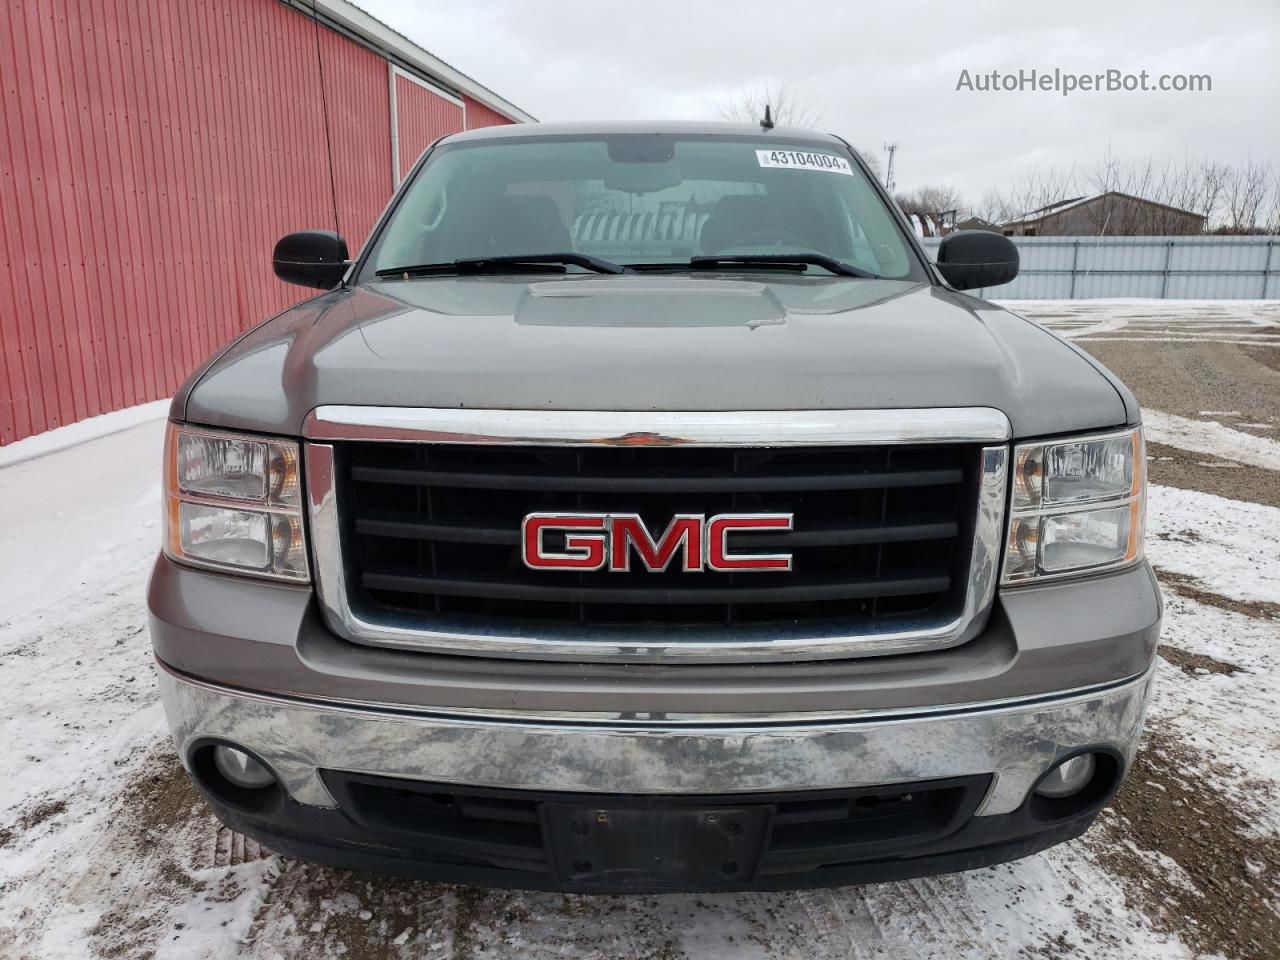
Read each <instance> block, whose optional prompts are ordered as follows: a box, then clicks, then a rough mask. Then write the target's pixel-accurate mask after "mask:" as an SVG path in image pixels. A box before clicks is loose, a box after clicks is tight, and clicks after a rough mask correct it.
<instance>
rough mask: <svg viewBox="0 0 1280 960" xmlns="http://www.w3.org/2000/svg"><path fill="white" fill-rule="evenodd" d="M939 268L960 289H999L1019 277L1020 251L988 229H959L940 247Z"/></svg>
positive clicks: (1009, 241) (949, 235)
mask: <svg viewBox="0 0 1280 960" xmlns="http://www.w3.org/2000/svg"><path fill="white" fill-rule="evenodd" d="M937 264H938V269H939V270H940V271H941V272H942V276H943V277H945V278H946V281H947V283H949V284H951V286H953V287H955V288H956V289H957V290H974V289H977V288H978V287H998V286H1000V284H1002V283H1008V282H1009V281H1010V280H1012V279H1013V278H1014V277H1016V276H1017V275H1018V248H1017V247H1015V246H1014V245H1013V241H1012V240H1010V239H1009V238H1008V237H1002V236H1000V234H998V233H988V232H987V231H986V230H957V231H956V232H955V233H949V234H947V235H946V236H945V237H943V238H942V243H940V244H938V259H937Z"/></svg>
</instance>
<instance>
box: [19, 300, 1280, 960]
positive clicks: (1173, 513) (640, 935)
mask: <svg viewBox="0 0 1280 960" xmlns="http://www.w3.org/2000/svg"><path fill="white" fill-rule="evenodd" d="M1010 306H1011V307H1012V308H1014V309H1015V310H1016V311H1017V312H1020V313H1023V314H1024V315H1027V316H1029V317H1032V318H1034V319H1039V320H1041V321H1043V322H1045V323H1046V324H1047V325H1049V326H1051V327H1052V328H1054V329H1057V330H1059V331H1062V332H1064V333H1065V334H1066V335H1068V336H1070V337H1071V338H1072V339H1074V340H1076V341H1077V342H1079V343H1080V345H1081V346H1082V347H1084V348H1085V349H1087V350H1090V351H1092V352H1093V353H1095V354H1096V355H1097V356H1098V357H1099V358H1100V359H1101V360H1102V361H1103V362H1104V363H1106V364H1107V365H1108V366H1110V367H1111V368H1112V369H1114V370H1115V371H1116V372H1117V373H1119V374H1120V375H1121V376H1122V377H1123V378H1124V379H1125V380H1126V381H1127V382H1128V383H1129V384H1130V385H1131V386H1133V388H1134V389H1135V392H1136V393H1137V395H1138V397H1139V399H1140V401H1141V402H1142V404H1143V406H1144V408H1146V409H1149V410H1152V411H1160V412H1162V413H1165V414H1170V415H1173V416H1175V417H1180V418H1186V419H1189V420H1193V421H1195V422H1196V424H1206V425H1207V424H1214V425H1216V426H1206V427H1204V431H1205V434H1204V436H1201V435H1200V434H1196V437H1197V439H1195V440H1194V441H1191V443H1192V448H1191V449H1188V448H1187V447H1186V446H1179V445H1177V443H1182V442H1184V441H1183V440H1181V439H1180V437H1181V436H1182V434H1177V433H1176V432H1175V433H1174V434H1171V435H1170V436H1169V437H1168V438H1167V439H1168V440H1169V442H1151V443H1149V446H1148V456H1149V469H1150V479H1151V482H1152V484H1153V486H1152V489H1151V496H1150V513H1149V521H1148V555H1149V556H1150V558H1151V560H1152V562H1153V564H1154V565H1155V567H1156V569H1157V575H1158V577H1159V579H1160V582H1161V584H1162V587H1163V590H1164V593H1165V598H1166V604H1167V609H1166V620H1165V627H1164V632H1163V636H1162V646H1161V650H1160V655H1161V656H1160V661H1159V665H1158V669H1157V687H1156V694H1155V697H1154V699H1153V701H1152V704H1151V707H1150V711H1149V715H1148V724H1147V729H1148V733H1147V735H1146V738H1145V741H1144V745H1143V747H1142V749H1141V751H1140V753H1139V755H1138V759H1137V761H1136V764H1135V766H1134V769H1133V771H1132V773H1131V774H1130V776H1129V778H1128V780H1127V782H1126V785H1125V787H1124V789H1123V790H1122V791H1121V792H1120V794H1119V795H1118V797H1117V798H1116V800H1115V801H1114V803H1112V804H1111V806H1110V807H1109V808H1108V809H1107V810H1106V811H1104V813H1103V815H1102V817H1101V818H1100V819H1099V822H1098V824H1097V825H1096V826H1095V827H1094V829H1093V830H1091V831H1090V832H1089V833H1088V834H1087V835H1085V836H1084V837H1082V838H1081V839H1079V840H1077V841H1073V842H1071V843H1068V844H1064V845H1062V846H1060V847H1057V848H1054V849H1052V850H1049V851H1046V852H1045V853H1042V854H1039V855H1037V856H1034V857H1030V858H1027V859H1025V860H1022V861H1018V862H1016V863H1012V864H1006V865H1002V866H998V867H993V868H990V869H987V870H979V871H972V872H969V873H965V874H958V875H951V876H941V877H932V878H925V879H921V880H914V881H907V882H902V883H893V884H881V885H875V886H867V887H854V888H838V889H835V890H825V891H805V892H798V893H786V894H752V895H739V894H722V895H714V896H682V895H672V896H659V897H626V898H622V897H578V896H562V895H558V894H531V893H518V892H500V891H484V890H476V889H469V888H461V887H454V886H447V885H439V884H429V883H420V882H411V881H404V880H398V879H391V878H385V877H379V876H375V875H368V874H357V873H351V872H348V871H337V870H330V869H327V868H322V867H317V866H313V865H310V864H306V863H302V862H298V861H294V860H288V859H285V858H281V857H278V856H275V855H274V854H272V853H271V852H270V851H267V850H263V849H260V848H259V847H258V846H257V845H256V844H254V843H253V842H252V841H247V840H246V839H245V838H244V837H242V836H239V835H238V834H234V833H232V832H231V831H228V830H227V829H226V828H224V827H222V826H221V825H219V824H218V823H217V822H216V820H214V819H213V818H212V817H211V816H210V814H209V813H208V812H207V810H206V809H205V808H204V806H203V804H202V803H201V801H200V799H199V798H198V796H197V795H196V793H195V791H194V790H193V789H192V787H191V784H190V782H189V780H188V778H187V777H186V775H185V774H184V773H183V771H182V770H181V767H180V766H179V765H178V763H177V760H176V758H175V756H174V753H173V748H172V745H171V743H170V742H169V741H168V739H167V737H166V736H165V734H164V726H163V717H162V714H161V711H160V707H159V704H158V702H157V697H156V693H155V687H154V682H153V680H152V676H151V661H150V650H149V642H148V639H147V635H146V630H145V606H144V598H143V584H144V582H145V578H146V575H147V572H148V568H149V564H150V559H151V557H152V556H153V554H154V542H155V537H156V532H157V528H156V523H155V520H154V518H155V517H156V515H157V513H158V507H157V505H156V503H157V499H158V483H157V481H156V476H157V474H156V472H155V471H154V470H153V464H152V463H151V462H150V461H147V462H146V463H145V464H144V465H143V467H145V469H144V468H140V467H138V466H135V465H134V464H135V461H137V460H139V458H142V459H145V458H146V457H147V456H150V454H148V453H147V451H153V450H155V449H158V438H159V428H158V425H155V424H151V425H145V426H143V427H136V428H133V429H131V430H128V431H126V432H123V433H120V434H117V435H114V436H112V437H106V438H103V439H101V440H96V441H93V442H91V443H86V444H84V445H83V446H82V447H81V448H78V449H77V450H70V451H66V452H64V453H60V454H53V455H50V456H47V457H42V458H40V459H39V460H33V461H29V462H27V463H22V464H18V465H16V466H11V467H7V468H4V469H0V504H13V503H15V502H22V500H21V498H23V497H27V498H28V502H32V498H34V497H35V496H36V495H39V496H40V497H41V498H50V499H52V498H56V497H57V496H58V495H59V492H60V491H61V490H62V489H63V484H66V485H68V487H69V486H70V485H71V484H72V483H73V482H76V478H77V477H83V476H86V475H87V476H89V477H90V478H91V479H92V480H93V481H94V483H95V488H96V489H97V490H100V491H104V492H103V493H102V494H101V495H96V496H95V498H94V499H93V500H92V501H86V502H84V503H82V504H79V505H76V506H74V507H68V508H67V510H66V511H65V512H64V514H63V515H62V516H61V517H59V518H57V522H56V523H54V522H53V521H52V520H49V521H46V520H45V519H43V518H41V517H39V516H28V515H26V514H21V515H20V514H19V513H18V512H17V511H16V510H15V509H14V508H13V507H11V506H10V507H6V508H5V509H8V510H9V511H10V512H9V513H6V514H3V515H0V523H3V524H4V528H5V529H8V530H11V531H14V535H15V537H17V538H20V539H22V540H23V541H24V542H37V541H36V538H41V537H44V538H57V537H58V536H64V537H65V531H66V530H67V529H69V528H74V529H75V530H76V541H77V542H79V543H95V544H98V545H99V546H98V547H97V549H96V550H95V551H90V552H89V555H88V556H87V558H84V559H81V560H80V561H79V562H78V563H77V564H75V565H73V566H72V567H71V569H72V570H73V573H74V576H72V577H71V578H70V581H71V582H70V584H69V587H68V588H67V590H66V591H64V592H61V593H59V592H58V588H55V586H51V584H53V583H55V582H56V576H57V574H58V573H59V571H61V570H65V569H66V564H65V563H62V565H61V566H59V567H54V566H52V564H53V561H47V562H48V563H49V564H50V566H47V567H46V566H44V565H43V564H44V563H45V562H46V561H45V560H42V559H39V558H35V559H32V558H29V557H28V555H27V554H26V553H24V552H23V551H21V550H20V549H19V548H18V546H16V545H15V542H14V540H13V539H12V538H0V571H3V572H4V577H3V578H0V583H2V586H0V691H3V693H4V695H3V697H0V744H3V746H0V750H3V751H5V752H4V754H3V755H4V756H6V757H8V758H9V759H10V763H9V764H8V765H7V773H8V775H7V776H6V777H5V778H0V960H63V958H92V960H101V958H153V957H154V958H165V957H178V958H214V957H217V958H223V957H227V958H230V957H252V958H262V960H302V958H314V957H322V958H354V960H374V958H384V957H393V958H430V960H445V958H450V960H462V958H482V957H483V958H515V957H518V958H538V960H540V958H547V960H550V958H560V960H565V958H567V960H587V958H593V960H676V958H703V957H710V958H721V960H724V958H733V960H737V958H778V960H782V958H795V960H801V958H803V960H810V958H814V960H826V958H835V957H842V958H845V957H856V958H864V957H867V958H869V957H884V958H896V957H908V956H914V957H936V958H940V960H941V958H946V960H951V958H988V957H1022V958H1055V960H1063V958H1072V960H1085V958H1088V960H1094V958H1125V960H1128V958H1134V957H1153V958H1190V957H1225V958H1228V960H1275V958H1277V957H1280V702H1278V700H1280V695H1278V694H1277V690H1280V485H1278V479H1277V478H1278V477H1280V471H1278V470H1275V469H1270V468H1268V467H1265V466H1258V465H1257V463H1267V462H1270V460H1269V459H1268V458H1269V457H1270V456H1271V448H1270V446H1268V445H1267V444H1265V443H1264V444H1262V445H1261V446H1258V447H1254V448H1251V450H1252V453H1251V454H1250V455H1249V459H1251V460H1252V461H1255V462H1254V463H1244V462H1241V461H1239V460H1233V459H1232V458H1231V456H1230V454H1231V453H1232V452H1233V451H1232V444H1233V443H1236V444H1238V443H1239V442H1240V441H1239V437H1240V436H1241V435H1243V434H1247V435H1249V436H1252V437H1257V438H1262V439H1264V440H1268V441H1274V442H1275V443H1276V448H1277V451H1280V419H1278V418H1280V363H1277V359H1278V358H1280V305H1267V304H1263V305H1258V304H1251V305H1228V306H1225V307H1224V306H1222V305H1219V304H1209V305H1201V306H1199V307H1187V306H1185V305H1177V304H1166V303H1161V302H1149V303H1142V302H1137V301H1124V302H1106V301H1100V302H1093V301H1079V302H1068V303H1048V302H1044V303H1034V304H1026V303H1024V304H1011V305H1010ZM1197 429H1199V428H1197ZM1206 437H1207V438H1208V439H1207V440H1206V439H1205V438H1206ZM1219 439H1220V442H1219ZM1173 441H1177V443H1175V442H1173ZM1196 447H1201V448H1207V449H1208V452H1206V449H1196ZM1241 456H1243V454H1241ZM64 579H66V578H65V577H64Z"/></svg>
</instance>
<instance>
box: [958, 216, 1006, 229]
mask: <svg viewBox="0 0 1280 960" xmlns="http://www.w3.org/2000/svg"><path fill="white" fill-rule="evenodd" d="M1000 229H1001V228H1000V225H999V224H997V223H992V222H991V221H990V220H983V219H982V218H981V217H965V218H964V219H963V220H961V221H959V222H958V223H956V224H955V225H954V226H953V227H952V228H951V230H986V231H987V232H988V233H999V232H1000ZM947 232H948V233H950V232H951V231H950V230H948V231H947Z"/></svg>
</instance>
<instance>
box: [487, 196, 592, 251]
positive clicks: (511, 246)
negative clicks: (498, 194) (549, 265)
mask: <svg viewBox="0 0 1280 960" xmlns="http://www.w3.org/2000/svg"><path fill="white" fill-rule="evenodd" d="M489 245H490V247H491V248H492V250H491V254H492V255H493V256H519V255H520V254H524V253H528V254H535V253H565V252H567V251H570V250H572V249H573V246H572V245H571V242H570V239H569V228H568V227H566V226H565V225H564V222H563V221H562V220H561V219H560V208H559V207H557V206H556V202H555V201H554V200H552V199H551V198H550V197H548V196H543V195H539V194H509V195H507V196H504V197H502V198H500V199H499V201H498V213H497V216H496V218H495V220H494V226H493V229H492V235H491V236H490V239H489Z"/></svg>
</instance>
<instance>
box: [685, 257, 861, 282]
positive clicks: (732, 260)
mask: <svg viewBox="0 0 1280 960" xmlns="http://www.w3.org/2000/svg"><path fill="white" fill-rule="evenodd" d="M810 265H812V266H815V267H822V268H823V269H824V270H829V271H831V272H832V273H834V274H836V275H837V276H841V277H862V278H863V279H864V280H879V279H880V275H879V274H878V273H872V272H871V271H870V270H863V269H862V268H861V267H855V266H853V265H851V264H848V263H845V262H844V261H843V260H837V259H836V258H835V257H828V256H827V255H826V254H825V253H744V254H731V253H725V254H715V255H714V256H708V257H694V258H693V259H691V260H690V261H689V266H691V267H693V269H695V270H714V269H716V268H717V267H724V266H729V267H734V266H742V267H750V266H761V267H776V268H778V269H781V270H785V269H787V268H791V269H803V268H804V267H806V266H810Z"/></svg>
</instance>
